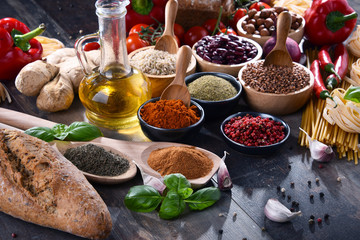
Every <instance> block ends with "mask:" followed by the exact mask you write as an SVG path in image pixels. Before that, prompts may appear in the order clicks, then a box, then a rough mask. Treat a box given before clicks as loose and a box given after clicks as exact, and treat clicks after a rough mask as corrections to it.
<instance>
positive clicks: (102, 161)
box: [64, 144, 130, 176]
mask: <svg viewBox="0 0 360 240" xmlns="http://www.w3.org/2000/svg"><path fill="white" fill-rule="evenodd" d="M64 156H65V157H66V158H67V159H68V160H69V161H71V162H72V163H73V164H74V165H75V166H76V167H77V168H78V169H80V170H81V171H83V172H87V173H91V174H95V175H100V176H117V175H120V174H122V173H125V172H126V171H127V170H128V169H129V167H130V165H129V161H128V160H127V159H126V158H123V157H121V156H120V155H118V154H114V153H112V152H110V151H107V150H105V149H104V148H103V147H100V146H97V145H94V144H86V145H82V146H79V147H75V148H69V149H67V150H66V152H65V154H64Z"/></svg>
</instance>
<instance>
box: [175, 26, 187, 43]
mask: <svg viewBox="0 0 360 240" xmlns="http://www.w3.org/2000/svg"><path fill="white" fill-rule="evenodd" d="M174 34H175V36H177V37H178V38H179V40H180V42H183V41H184V35H185V30H184V28H183V27H182V26H181V25H180V24H177V23H175V24H174ZM179 46H180V45H179Z"/></svg>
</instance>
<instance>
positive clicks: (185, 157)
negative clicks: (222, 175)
mask: <svg viewBox="0 0 360 240" xmlns="http://www.w3.org/2000/svg"><path fill="white" fill-rule="evenodd" d="M147 162H148V164H149V166H150V167H151V168H152V169H154V170H155V171H157V172H159V173H160V174H161V176H165V175H169V174H172V173H181V174H182V175H184V176H185V177H186V178H187V179H195V178H200V177H204V176H206V175H207V174H208V173H209V172H210V171H211V169H212V168H213V166H214V163H213V161H212V160H211V159H210V158H208V157H207V156H206V155H205V154H204V153H203V152H201V151H200V150H198V149H196V148H195V147H167V148H161V149H157V150H154V151H152V152H151V153H150V155H149V158H148V161H147Z"/></svg>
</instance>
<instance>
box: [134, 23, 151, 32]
mask: <svg viewBox="0 0 360 240" xmlns="http://www.w3.org/2000/svg"><path fill="white" fill-rule="evenodd" d="M145 28H148V29H149V30H150V31H152V32H154V28H153V27H149V25H148V24H144V23H139V24H136V25H135V26H133V27H132V28H131V29H130V31H129V35H131V34H134V33H135V34H140V35H143V34H142V33H141V30H142V29H145Z"/></svg>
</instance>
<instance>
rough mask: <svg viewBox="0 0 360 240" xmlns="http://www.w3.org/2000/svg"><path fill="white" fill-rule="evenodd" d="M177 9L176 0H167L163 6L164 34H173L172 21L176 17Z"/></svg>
mask: <svg viewBox="0 0 360 240" xmlns="http://www.w3.org/2000/svg"><path fill="white" fill-rule="evenodd" d="M177 10H178V1H177V0H169V1H168V2H167V3H166V7H165V29H164V33H163V36H164V35H170V36H173V37H174V36H175V34H174V23H175V19H176V14H177Z"/></svg>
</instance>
